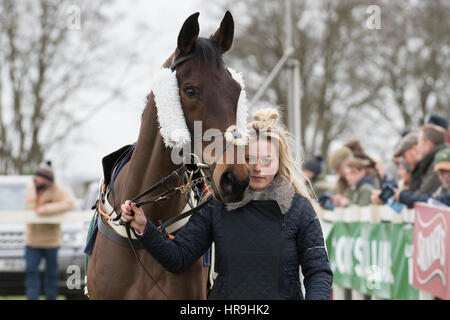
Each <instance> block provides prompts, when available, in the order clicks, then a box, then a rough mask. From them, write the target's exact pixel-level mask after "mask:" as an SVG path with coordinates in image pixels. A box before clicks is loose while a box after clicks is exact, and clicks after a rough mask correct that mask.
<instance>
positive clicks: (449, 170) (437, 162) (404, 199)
mask: <svg viewBox="0 0 450 320" xmlns="http://www.w3.org/2000/svg"><path fill="white" fill-rule="evenodd" d="M433 170H434V171H435V172H437V174H438V177H439V181H440V182H441V186H440V187H439V188H438V189H437V190H436V191H435V192H434V193H432V194H423V193H416V192H411V191H408V190H403V191H402V190H396V191H395V200H396V201H399V202H401V203H403V204H406V205H407V206H408V207H409V208H412V207H413V206H414V203H415V202H427V201H428V200H429V199H430V198H433V199H435V200H437V201H439V202H441V203H443V204H445V205H447V206H450V148H445V149H442V150H441V151H439V152H438V153H437V154H436V156H435V157H434V161H433Z"/></svg>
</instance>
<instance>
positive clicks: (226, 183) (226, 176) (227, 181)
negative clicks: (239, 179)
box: [220, 171, 235, 193]
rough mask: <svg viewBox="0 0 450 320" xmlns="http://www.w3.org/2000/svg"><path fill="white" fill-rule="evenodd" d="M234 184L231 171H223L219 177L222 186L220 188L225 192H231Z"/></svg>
mask: <svg viewBox="0 0 450 320" xmlns="http://www.w3.org/2000/svg"><path fill="white" fill-rule="evenodd" d="M234 184H235V177H234V174H233V173H231V172H230V171H226V172H224V173H223V175H222V177H221V179H220V186H221V187H222V190H223V191H224V192H226V193H232V192H233V187H234Z"/></svg>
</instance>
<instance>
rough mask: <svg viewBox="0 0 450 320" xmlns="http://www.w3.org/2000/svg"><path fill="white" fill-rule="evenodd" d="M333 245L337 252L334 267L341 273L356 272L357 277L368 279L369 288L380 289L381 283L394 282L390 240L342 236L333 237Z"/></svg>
mask: <svg viewBox="0 0 450 320" xmlns="http://www.w3.org/2000/svg"><path fill="white" fill-rule="evenodd" d="M332 245H333V247H334V248H335V252H336V254H335V261H333V262H334V263H332V267H333V268H336V269H337V271H338V272H339V273H341V274H348V275H351V274H352V273H353V272H354V273H355V274H356V276H357V277H359V278H362V279H366V280H367V285H368V287H369V289H379V288H380V286H379V284H380V283H389V284H392V283H394V275H393V274H392V270H391V269H392V258H391V243H390V242H389V241H376V240H372V241H370V240H369V239H364V238H362V237H358V238H351V237H346V236H341V237H339V238H338V239H332ZM353 257H354V258H355V260H356V264H355V265H353Z"/></svg>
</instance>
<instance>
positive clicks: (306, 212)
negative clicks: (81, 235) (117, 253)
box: [121, 109, 333, 300]
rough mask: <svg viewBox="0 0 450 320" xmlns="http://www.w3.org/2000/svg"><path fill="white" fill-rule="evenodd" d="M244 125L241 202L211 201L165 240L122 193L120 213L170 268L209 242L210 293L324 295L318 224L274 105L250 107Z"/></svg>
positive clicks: (185, 263)
mask: <svg viewBox="0 0 450 320" xmlns="http://www.w3.org/2000/svg"><path fill="white" fill-rule="evenodd" d="M248 129H249V131H250V133H251V135H250V139H249V144H248V146H247V151H246V161H247V162H248V166H249V172H250V183H249V188H248V189H247V190H246V192H245V194H244V198H243V200H242V201H240V202H237V203H227V204H224V203H221V202H218V201H215V200H213V201H212V202H211V203H210V204H209V206H207V207H206V208H205V209H203V210H202V213H201V214H195V215H193V216H192V217H191V218H190V220H189V222H188V223H187V224H186V226H185V227H184V228H183V229H181V230H180V231H178V232H177V234H176V236H175V238H174V239H173V240H169V239H168V238H166V237H165V236H164V235H163V234H162V233H160V232H158V231H157V229H156V228H155V226H154V225H153V224H152V222H151V221H149V220H148V219H147V218H146V217H145V215H144V212H143V211H142V210H141V209H139V208H137V207H136V206H135V204H134V203H131V202H130V201H128V200H127V201H126V202H125V203H124V204H122V211H123V213H122V218H121V219H122V221H124V222H131V227H132V228H133V229H134V231H135V234H136V236H137V237H138V239H140V240H141V241H142V243H143V244H144V246H145V248H146V249H147V251H148V252H149V253H150V254H151V255H152V256H153V257H154V258H155V259H156V260H158V262H159V263H160V264H161V265H162V266H164V267H165V268H166V269H167V270H168V271H170V272H182V271H183V270H185V269H187V268H188V267H189V266H190V265H191V264H192V263H193V262H194V261H196V260H197V259H198V258H200V257H201V256H202V255H203V254H204V253H205V252H206V250H207V249H208V248H209V247H210V246H211V244H212V242H213V241H214V242H215V248H216V252H215V254H216V260H215V261H216V265H215V269H216V271H217V272H218V273H219V275H218V277H217V279H216V282H215V285H214V288H213V290H212V293H211V294H210V298H213V299H221V300H222V299H255V300H259V299H304V298H306V299H329V298H330V293H331V284H332V280H333V274H332V272H331V269H330V266H329V262H328V256H327V252H326V250H325V244H324V239H323V235H322V230H321V227H320V223H319V220H318V218H317V216H316V213H315V211H314V209H313V207H312V205H311V198H310V196H309V194H308V191H307V188H306V187H305V185H304V183H303V182H302V181H303V180H302V179H301V178H300V173H299V171H298V170H299V169H300V168H301V166H297V164H296V163H295V162H294V160H293V157H292V155H291V150H290V148H289V143H288V142H289V138H288V133H287V131H286V130H285V129H284V128H283V127H282V126H281V124H280V123H279V114H278V112H277V110H275V109H266V110H263V111H260V112H258V113H257V114H255V116H254V121H253V122H252V123H250V124H249V125H248ZM131 211H134V213H135V214H134V216H131V215H130V212H131ZM299 266H301V268H302V272H303V275H304V286H305V290H306V296H304V295H303V293H302V290H301V284H300V279H299Z"/></svg>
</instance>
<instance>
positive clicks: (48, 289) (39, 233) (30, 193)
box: [25, 161, 75, 300]
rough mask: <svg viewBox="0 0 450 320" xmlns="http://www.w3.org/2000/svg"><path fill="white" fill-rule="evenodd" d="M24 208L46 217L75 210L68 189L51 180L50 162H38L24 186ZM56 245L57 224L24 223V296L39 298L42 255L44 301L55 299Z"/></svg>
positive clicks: (58, 242) (57, 238)
mask: <svg viewBox="0 0 450 320" xmlns="http://www.w3.org/2000/svg"><path fill="white" fill-rule="evenodd" d="M27 209H28V210H32V211H35V212H36V214H37V215H38V216H49V215H52V214H56V213H61V212H64V211H69V210H74V209H75V202H74V199H73V196H72V195H71V193H70V191H69V190H68V189H67V188H66V187H64V186H62V185H60V184H58V183H56V182H55V179H54V172H53V168H52V165H51V162H50V161H47V162H42V163H41V164H39V166H38V167H37V168H36V171H35V174H34V179H33V183H32V184H30V185H29V186H28V188H27ZM60 245H61V225H60V224H43V223H34V224H28V225H27V229H26V247H25V262H26V270H25V271H26V276H25V285H26V296H27V299H29V300H35V299H38V298H39V295H40V289H41V284H40V273H39V264H40V261H41V259H42V258H44V259H45V283H44V291H45V292H44V293H45V297H46V299H47V300H55V299H56V298H57V296H58V283H59V272H58V264H57V253H58V248H59V247H60Z"/></svg>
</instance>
